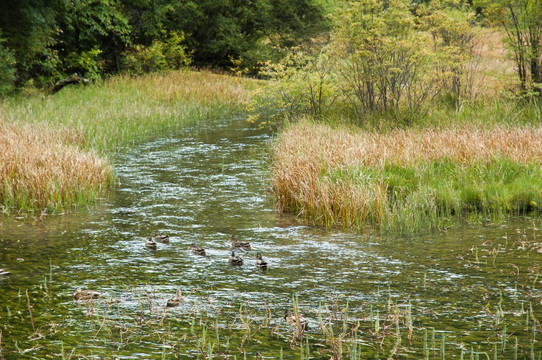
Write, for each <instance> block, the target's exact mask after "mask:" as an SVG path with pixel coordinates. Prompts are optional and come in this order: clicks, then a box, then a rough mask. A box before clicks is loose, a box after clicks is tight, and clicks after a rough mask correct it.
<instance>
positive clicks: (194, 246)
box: [189, 243, 205, 256]
mask: <svg viewBox="0 0 542 360" xmlns="http://www.w3.org/2000/svg"><path fill="white" fill-rule="evenodd" d="M189 249H190V250H192V254H196V255H201V256H205V249H204V248H202V247H199V246H198V245H197V244H195V243H194V244H190V247H189Z"/></svg>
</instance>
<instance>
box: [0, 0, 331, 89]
mask: <svg viewBox="0 0 542 360" xmlns="http://www.w3.org/2000/svg"><path fill="white" fill-rule="evenodd" d="M325 13H326V12H325V9H324V7H323V6H322V4H320V3H318V2H317V0H297V1H289V0H219V1H214V0H199V1H189V0H181V1H171V0H17V1H6V0H4V1H1V2H0V84H1V85H0V93H6V92H9V91H10V90H11V89H12V88H13V87H14V86H15V87H20V86H25V85H36V86H39V87H43V86H51V85H52V84H54V83H55V82H57V81H59V80H60V79H62V78H63V77H65V76H67V75H71V74H72V73H74V72H76V73H78V74H80V75H83V76H85V77H87V78H98V77H101V76H103V75H106V74H112V73H118V72H121V71H129V72H134V73H142V72H149V71H156V70H167V69H176V68H179V67H182V66H186V65H188V64H192V65H195V66H198V67H211V68H221V69H225V70H229V69H230V68H232V67H233V66H237V67H239V68H242V69H248V71H254V67H255V66H256V65H257V63H258V61H260V60H262V59H270V58H278V57H280V49H281V48H285V47H290V46H294V45H300V44H302V43H304V42H307V41H308V40H309V39H310V38H311V37H312V36H315V35H316V34H318V33H322V32H323V31H325V29H326V27H328V26H329V24H328V21H327V20H326V18H325Z"/></svg>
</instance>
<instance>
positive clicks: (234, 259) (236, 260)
mask: <svg viewBox="0 0 542 360" xmlns="http://www.w3.org/2000/svg"><path fill="white" fill-rule="evenodd" d="M229 263H230V264H231V265H243V258H242V257H240V256H237V255H235V252H234V251H232V252H231V256H230V259H229Z"/></svg>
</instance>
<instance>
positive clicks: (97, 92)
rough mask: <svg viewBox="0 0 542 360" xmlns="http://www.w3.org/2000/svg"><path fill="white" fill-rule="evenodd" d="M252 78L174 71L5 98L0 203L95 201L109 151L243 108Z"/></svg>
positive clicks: (29, 205) (40, 205)
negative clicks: (54, 91) (52, 92)
mask: <svg viewBox="0 0 542 360" xmlns="http://www.w3.org/2000/svg"><path fill="white" fill-rule="evenodd" d="M254 84H256V82H255V81H251V80H248V79H241V78H235V77H231V76H223V75H217V74H212V73H209V72H191V71H175V72H169V73H163V74H149V75H146V76H142V77H137V78H136V77H131V76H127V75H125V76H117V77H113V78H110V79H108V80H105V81H103V82H98V83H95V84H91V85H88V86H86V87H75V86H74V87H65V88H63V89H62V90H61V91H60V92H58V93H57V94H54V95H46V94H41V95H32V96H24V95H20V96H18V97H14V98H8V99H4V100H3V101H2V102H1V103H0V105H1V108H0V114H1V115H2V119H0V121H1V122H0V149H1V151H0V153H1V154H2V156H1V157H0V185H1V187H0V204H1V206H2V207H3V209H4V211H12V210H16V211H19V210H21V209H33V210H36V209H44V208H57V209H58V208H66V207H68V206H71V205H78V204H81V203H84V204H87V203H91V202H93V201H94V200H93V199H95V198H96V196H98V194H99V193H100V192H102V190H103V189H104V188H105V187H107V185H108V184H110V183H111V181H112V180H111V179H112V176H113V175H112V167H111V162H110V161H109V160H108V157H109V156H110V155H111V154H113V153H114V152H116V151H121V150H122V149H125V148H128V147H130V146H131V145H133V144H134V143H138V142H142V141H144V140H147V139H150V138H155V137H159V136H166V135H170V134H172V133H174V132H175V131H178V130H180V129H181V128H182V127H183V126H186V125H187V124H192V123H196V122H198V121H204V120H208V119H217V118H222V117H231V116H235V115H237V114H240V113H243V111H244V108H245V105H246V103H247V102H248V93H249V91H248V90H249V89H250V88H251V87H253V86H254ZM97 154H99V156H101V158H100V157H99V156H98V155H97Z"/></svg>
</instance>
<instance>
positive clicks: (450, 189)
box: [325, 158, 542, 230]
mask: <svg viewBox="0 0 542 360" xmlns="http://www.w3.org/2000/svg"><path fill="white" fill-rule="evenodd" d="M325 176H329V178H330V179H331V180H332V181H334V182H339V181H346V182H351V183H353V184H355V186H357V187H370V188H374V187H376V186H378V185H380V184H383V186H384V187H385V189H386V196H385V199H386V201H385V202H384V204H383V205H382V206H383V207H384V209H383V212H384V214H385V216H384V219H380V218H375V217H369V218H367V219H366V220H367V221H368V222H370V223H373V224H375V223H382V224H383V225H384V226H385V227H390V228H396V229H405V230H406V229H409V228H412V227H417V226H424V227H427V226H429V227H430V226H436V225H438V224H439V223H441V222H442V221H443V220H446V219H450V218H451V217H453V216H468V215H470V214H473V213H475V214H478V215H481V216H484V217H500V216H504V215H511V214H514V215H518V214H525V213H528V212H531V211H537V212H538V211H540V210H542V207H541V206H540V205H542V168H541V167H540V165H539V164H536V163H527V164H520V163H517V162H513V161H511V160H509V159H505V158H501V159H495V160H493V161H491V162H490V163H487V164H485V163H482V162H475V163H473V164H460V163H458V162H455V161H452V160H450V159H442V160H436V161H431V162H427V163H420V164H417V165H412V166H398V165H386V166H385V167H383V168H375V167H359V168H347V169H339V170H332V171H331V172H330V173H329V174H326V175H325ZM375 201H376V200H375ZM378 201H379V202H380V200H378ZM374 206H376V204H375V205H374ZM368 214H374V212H371V211H369V212H368ZM358 216H364V214H358Z"/></svg>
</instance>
